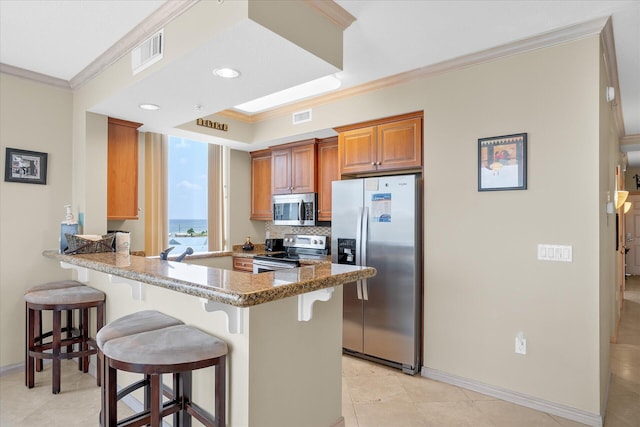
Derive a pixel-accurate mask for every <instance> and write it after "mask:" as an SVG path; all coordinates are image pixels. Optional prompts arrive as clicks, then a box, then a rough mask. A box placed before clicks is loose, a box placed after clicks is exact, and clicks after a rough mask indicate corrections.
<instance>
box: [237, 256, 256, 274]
mask: <svg viewBox="0 0 640 427" xmlns="http://www.w3.org/2000/svg"><path fill="white" fill-rule="evenodd" d="M233 269H234V270H235V271H246V272H249V273H253V258H245V257H236V256H234V257H233Z"/></svg>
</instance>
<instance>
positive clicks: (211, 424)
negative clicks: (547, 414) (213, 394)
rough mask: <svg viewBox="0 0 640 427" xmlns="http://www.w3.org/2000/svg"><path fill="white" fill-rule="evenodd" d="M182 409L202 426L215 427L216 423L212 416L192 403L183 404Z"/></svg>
mask: <svg viewBox="0 0 640 427" xmlns="http://www.w3.org/2000/svg"><path fill="white" fill-rule="evenodd" d="M184 409H185V410H186V411H187V413H189V415H191V416H192V417H193V418H195V419H196V420H198V421H199V422H201V423H202V424H203V425H205V426H207V427H215V426H216V422H215V418H214V417H213V415H211V414H210V413H209V412H207V411H206V410H204V409H203V408H201V407H200V406H198V405H197V404H195V403H194V402H191V401H189V402H185V405H184Z"/></svg>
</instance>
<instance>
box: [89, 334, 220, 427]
mask: <svg viewBox="0 0 640 427" xmlns="http://www.w3.org/2000/svg"><path fill="white" fill-rule="evenodd" d="M100 351H101V352H102V357H103V363H104V381H103V384H102V387H103V390H104V391H103V396H104V401H103V408H104V411H103V412H104V413H103V419H102V422H103V423H104V424H103V425H105V426H108V427H116V426H122V425H136V426H137V425H147V424H149V425H151V426H152V427H160V426H161V425H162V418H164V417H166V416H168V415H172V414H175V415H174V423H173V425H174V427H188V426H190V425H191V417H195V418H196V419H197V420H198V421H199V422H200V423H202V424H203V425H205V426H207V427H224V426H225V423H226V358H227V344H226V343H225V342H224V341H222V340H220V339H218V338H216V337H213V336H211V335H209V334H206V333H204V332H202V331H200V330H199V329H197V328H194V327H192V326H188V325H176V326H169V327H166V328H161V329H155V330H150V331H147V332H140V333H137V334H133V335H126V336H123V337H120V338H113V339H110V340H107V341H106V342H104V343H103V344H102V345H101V346H100ZM210 366H214V367H215V390H214V391H215V403H214V411H215V417H214V416H211V415H210V414H208V413H207V412H206V411H204V410H203V409H202V408H200V407H199V406H198V405H196V404H195V403H194V402H192V401H191V373H192V371H194V370H196V369H202V368H206V367H210ZM118 370H121V371H127V372H135V373H140V374H144V375H145V379H143V380H141V381H139V382H137V383H134V384H132V385H131V386H129V387H126V388H125V389H123V390H122V391H121V393H118V392H117V371H118ZM162 374H173V390H171V391H164V390H163V385H162ZM139 384H140V385H139ZM141 386H144V387H145V388H148V389H149V393H150V407H149V409H145V410H144V411H142V412H140V413H138V414H136V415H133V416H131V417H128V418H127V419H125V420H122V421H120V422H118V419H117V402H118V400H119V399H121V398H122V397H124V396H126V395H127V394H129V393H130V392H131V391H133V390H136V389H137V388H139V387H141ZM163 394H164V395H167V396H169V398H170V400H169V401H168V402H166V403H163V401H162V397H163Z"/></svg>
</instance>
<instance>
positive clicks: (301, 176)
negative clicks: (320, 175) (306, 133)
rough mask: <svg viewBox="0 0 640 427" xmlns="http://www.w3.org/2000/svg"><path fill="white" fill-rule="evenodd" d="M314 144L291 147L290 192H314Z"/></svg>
mask: <svg viewBox="0 0 640 427" xmlns="http://www.w3.org/2000/svg"><path fill="white" fill-rule="evenodd" d="M316 176H317V175H316V144H315V143H312V144H307V145H301V146H298V147H292V148H291V192H292V193H315V192H316Z"/></svg>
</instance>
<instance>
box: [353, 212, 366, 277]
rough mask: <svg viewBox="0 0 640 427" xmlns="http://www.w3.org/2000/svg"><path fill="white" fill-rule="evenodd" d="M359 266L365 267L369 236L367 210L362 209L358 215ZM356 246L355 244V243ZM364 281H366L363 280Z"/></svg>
mask: <svg viewBox="0 0 640 427" xmlns="http://www.w3.org/2000/svg"><path fill="white" fill-rule="evenodd" d="M360 226H361V227H362V231H361V232H360V264H359V265H367V264H366V262H367V237H368V235H369V208H368V207H366V208H363V209H362V211H361V213H360ZM356 244H357V243H356ZM364 280H366V279H364Z"/></svg>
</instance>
